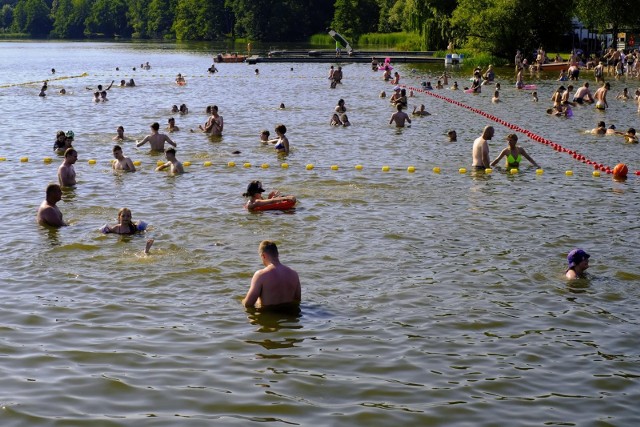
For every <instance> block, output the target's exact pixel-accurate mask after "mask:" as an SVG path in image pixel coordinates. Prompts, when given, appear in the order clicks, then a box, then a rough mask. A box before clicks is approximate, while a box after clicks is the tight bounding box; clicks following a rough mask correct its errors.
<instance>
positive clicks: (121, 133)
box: [111, 126, 129, 141]
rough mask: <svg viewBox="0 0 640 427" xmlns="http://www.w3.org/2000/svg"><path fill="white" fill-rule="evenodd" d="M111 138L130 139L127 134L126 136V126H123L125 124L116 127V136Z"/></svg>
mask: <svg viewBox="0 0 640 427" xmlns="http://www.w3.org/2000/svg"><path fill="white" fill-rule="evenodd" d="M111 140H113V141H125V140H129V138H127V137H126V136H124V127H123V126H118V128H117V129H116V136H114V137H113V138H111Z"/></svg>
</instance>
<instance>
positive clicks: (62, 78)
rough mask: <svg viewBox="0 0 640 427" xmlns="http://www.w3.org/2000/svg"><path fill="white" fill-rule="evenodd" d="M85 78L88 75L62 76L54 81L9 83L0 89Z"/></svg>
mask: <svg viewBox="0 0 640 427" xmlns="http://www.w3.org/2000/svg"><path fill="white" fill-rule="evenodd" d="M87 76H89V73H82V74H80V75H77V76H62V77H56V78H54V79H44V80H37V81H35V82H25V83H11V84H8V85H2V86H0V89H3V88H8V87H14V86H27V85H34V84H40V83H42V82H53V81H57V80H66V79H78V78H81V77H87Z"/></svg>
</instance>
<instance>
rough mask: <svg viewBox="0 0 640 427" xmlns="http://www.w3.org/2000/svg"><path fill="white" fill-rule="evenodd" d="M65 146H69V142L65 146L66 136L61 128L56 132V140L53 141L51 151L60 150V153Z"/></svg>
mask: <svg viewBox="0 0 640 427" xmlns="http://www.w3.org/2000/svg"><path fill="white" fill-rule="evenodd" d="M67 148H71V143H69V146H67V136H66V135H65V133H64V131H63V130H59V131H58V132H57V133H56V140H55V142H54V143H53V151H56V152H57V151H62V153H64V150H66V149H67Z"/></svg>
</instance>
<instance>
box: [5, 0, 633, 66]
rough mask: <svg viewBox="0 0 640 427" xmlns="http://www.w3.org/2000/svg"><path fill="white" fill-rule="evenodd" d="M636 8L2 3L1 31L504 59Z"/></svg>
mask: <svg viewBox="0 0 640 427" xmlns="http://www.w3.org/2000/svg"><path fill="white" fill-rule="evenodd" d="M635 3H636V0H607V1H604V2H603V1H601V0H562V1H558V0H538V1H536V2H532V1H531V0H0V5H2V7H1V9H0V30H1V31H3V32H5V33H21V34H27V35H29V36H30V37H34V38H43V37H49V38H59V39H82V38H87V37H107V38H112V37H124V38H140V39H175V40H179V41H184V40H223V39H227V38H232V39H235V38H245V39H248V40H254V41H265V42H294V41H306V40H308V39H309V37H310V36H311V35H313V34H317V33H323V32H324V31H325V28H327V27H333V28H334V29H336V30H337V31H338V32H340V33H342V34H343V35H345V36H346V37H347V38H348V39H350V40H351V41H352V42H354V44H357V40H358V37H359V36H361V35H363V34H367V33H395V32H407V33H415V34H418V35H419V37H420V40H421V44H422V48H423V49H428V50H444V49H446V47H447V46H448V45H449V44H450V43H452V44H454V45H455V46H457V47H462V46H466V47H470V48H476V49H482V50H485V51H488V52H489V53H491V54H494V55H497V56H511V55H512V54H513V52H514V51H515V49H518V48H519V49H525V50H526V51H528V50H529V49H531V48H533V47H537V46H539V45H543V46H545V47H546V48H547V50H550V49H557V48H560V47H561V46H559V44H561V43H562V40H563V36H565V35H567V34H570V33H571V30H572V24H571V19H572V18H573V17H577V18H579V19H580V20H581V22H582V23H583V24H584V25H585V26H586V27H587V28H590V29H592V30H594V31H600V32H603V31H607V30H608V31H614V33H615V32H617V30H618V29H619V28H640V14H638V13H636V11H635V7H636V4H635Z"/></svg>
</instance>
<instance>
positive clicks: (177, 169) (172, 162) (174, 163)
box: [156, 148, 184, 175]
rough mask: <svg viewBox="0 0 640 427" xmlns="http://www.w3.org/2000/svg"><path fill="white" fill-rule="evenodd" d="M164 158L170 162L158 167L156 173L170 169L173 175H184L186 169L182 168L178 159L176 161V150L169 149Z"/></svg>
mask: <svg viewBox="0 0 640 427" xmlns="http://www.w3.org/2000/svg"><path fill="white" fill-rule="evenodd" d="M164 156H165V157H166V158H167V160H168V161H167V162H166V163H164V164H162V165H160V166H158V167H157V168H156V172H160V171H163V170H165V169H167V168H168V169H169V171H170V172H171V173H172V174H173V175H176V174H182V173H184V167H182V163H180V162H179V161H178V159H176V149H175V148H167V150H166V151H165V152H164Z"/></svg>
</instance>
